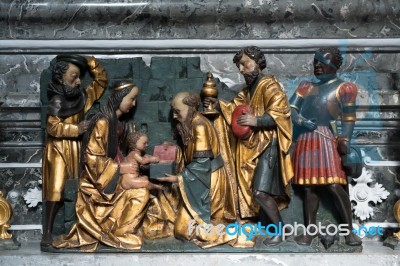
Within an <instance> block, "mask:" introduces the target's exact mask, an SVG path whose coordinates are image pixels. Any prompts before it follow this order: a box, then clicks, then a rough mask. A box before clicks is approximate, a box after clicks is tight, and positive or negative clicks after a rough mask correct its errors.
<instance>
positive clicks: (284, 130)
mask: <svg viewBox="0 0 400 266" xmlns="http://www.w3.org/2000/svg"><path fill="white" fill-rule="evenodd" d="M219 102H220V107H221V111H222V113H223V115H224V118H225V120H226V121H227V123H228V124H229V125H230V124H231V117H232V113H233V111H234V110H235V108H236V107H237V106H239V105H242V104H247V105H250V107H251V108H252V110H253V112H254V115H255V116H263V115H264V114H268V115H270V116H271V117H272V118H273V119H274V121H275V123H276V128H275V129H272V130H266V129H263V128H254V132H253V133H252V134H251V136H250V137H249V138H248V139H246V140H240V139H238V140H237V143H236V153H235V154H236V162H235V165H236V175H237V183H238V198H239V212H240V216H241V218H249V217H254V216H256V215H257V214H258V209H259V206H258V205H257V204H256V203H255V202H254V200H253V196H252V182H253V175H254V170H255V168H256V166H257V163H258V157H259V156H260V155H261V153H262V152H263V151H264V150H265V149H266V148H267V146H268V145H269V143H270V141H271V140H272V138H274V137H276V138H277V139H278V142H279V145H278V147H279V160H280V165H281V169H280V173H281V178H282V181H283V184H284V186H285V188H286V191H287V194H288V196H289V190H288V189H289V182H290V180H291V178H292V177H293V167H292V162H291V160H290V155H289V147H290V145H291V143H292V122H291V120H290V107H289V104H288V101H287V97H286V95H285V93H284V91H283V90H282V88H281V86H280V85H279V83H278V82H277V80H276V79H275V77H274V76H272V75H268V76H264V77H262V78H261V79H260V81H259V82H258V84H257V87H256V88H255V91H254V93H253V95H252V97H251V98H250V93H249V88H247V87H246V88H244V89H243V90H242V91H241V92H239V94H238V95H237V96H236V97H235V98H234V99H233V101H232V102H230V103H226V102H224V101H222V100H220V101H219ZM278 205H279V207H280V208H283V207H285V203H281V202H278Z"/></svg>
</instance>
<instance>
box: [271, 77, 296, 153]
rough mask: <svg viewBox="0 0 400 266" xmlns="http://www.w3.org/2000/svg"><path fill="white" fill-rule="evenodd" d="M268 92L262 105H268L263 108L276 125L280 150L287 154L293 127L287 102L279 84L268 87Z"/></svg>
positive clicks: (275, 83)
mask: <svg viewBox="0 0 400 266" xmlns="http://www.w3.org/2000/svg"><path fill="white" fill-rule="evenodd" d="M268 91H269V92H270V93H265V94H264V103H267V104H268V106H265V110H266V113H267V114H269V115H270V116H271V117H272V118H273V119H274V121H275V123H276V126H277V131H276V133H277V137H278V140H279V147H280V150H281V151H283V152H285V153H288V152H289V148H290V145H291V144H292V127H293V126H292V121H291V119H290V113H291V112H290V106H289V102H288V99H287V96H286V94H285V93H284V92H283V90H282V88H281V87H280V85H279V83H277V82H274V83H272V84H271V85H270V86H268ZM270 95H272V96H270Z"/></svg>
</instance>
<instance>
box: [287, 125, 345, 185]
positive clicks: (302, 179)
mask: <svg viewBox="0 0 400 266" xmlns="http://www.w3.org/2000/svg"><path fill="white" fill-rule="evenodd" d="M293 167H294V178H293V179H292V182H293V184H296V185H326V184H347V178H346V174H345V173H344V171H343V169H342V165H341V160H340V156H339V153H338V151H337V141H336V139H335V138H334V137H333V134H332V132H331V131H330V130H329V128H328V127H327V126H318V128H317V129H316V130H315V131H313V132H307V133H303V134H301V135H300V137H299V138H298V140H297V143H296V146H295V150H294V155H293Z"/></svg>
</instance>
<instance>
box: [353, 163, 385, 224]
mask: <svg viewBox="0 0 400 266" xmlns="http://www.w3.org/2000/svg"><path fill="white" fill-rule="evenodd" d="M353 180H354V181H355V182H356V184H355V185H352V184H351V185H350V186H349V194H350V200H351V201H354V202H356V205H355V206H354V207H353V211H354V214H355V215H356V216H357V217H358V218H359V219H360V220H361V221H365V220H367V219H368V218H371V217H372V216H373V215H374V211H373V209H372V208H371V207H370V206H369V205H368V203H369V202H373V203H375V204H376V203H381V202H382V201H383V200H385V199H386V198H387V197H388V196H389V194H390V193H389V192H388V191H387V190H386V189H385V188H384V187H383V186H382V185H381V184H379V183H376V184H374V185H373V186H371V185H370V183H371V182H373V179H372V172H371V171H370V170H367V169H366V168H365V167H363V169H362V174H361V176H360V177H359V178H354V179H353Z"/></svg>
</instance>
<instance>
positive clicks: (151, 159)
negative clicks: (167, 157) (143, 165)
mask: <svg viewBox="0 0 400 266" xmlns="http://www.w3.org/2000/svg"><path fill="white" fill-rule="evenodd" d="M150 162H151V163H159V162H160V158H158V157H157V156H151V157H150Z"/></svg>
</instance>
